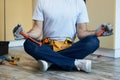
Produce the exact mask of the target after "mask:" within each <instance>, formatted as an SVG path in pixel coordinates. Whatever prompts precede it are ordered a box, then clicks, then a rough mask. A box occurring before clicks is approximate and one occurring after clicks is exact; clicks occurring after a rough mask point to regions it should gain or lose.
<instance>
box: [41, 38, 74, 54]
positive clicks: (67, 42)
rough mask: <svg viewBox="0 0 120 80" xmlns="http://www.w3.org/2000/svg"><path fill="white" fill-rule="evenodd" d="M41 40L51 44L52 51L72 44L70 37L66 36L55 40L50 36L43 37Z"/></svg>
mask: <svg viewBox="0 0 120 80" xmlns="http://www.w3.org/2000/svg"><path fill="white" fill-rule="evenodd" d="M42 42H43V43H44V44H48V45H50V46H52V48H53V51H55V52H57V51H60V50H63V49H66V48H68V47H70V46H71V45H72V44H73V41H72V40H71V39H70V38H66V40H65V41H57V40H51V39H50V38H45V39H44V40H43V41H42Z"/></svg>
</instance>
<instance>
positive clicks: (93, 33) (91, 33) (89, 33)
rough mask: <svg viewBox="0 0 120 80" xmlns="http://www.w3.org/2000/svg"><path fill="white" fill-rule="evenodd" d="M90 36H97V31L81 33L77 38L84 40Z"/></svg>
mask: <svg viewBox="0 0 120 80" xmlns="http://www.w3.org/2000/svg"><path fill="white" fill-rule="evenodd" d="M89 35H95V30H91V31H80V32H79V33H77V36H78V38H79V39H83V38H85V37H86V36H89Z"/></svg>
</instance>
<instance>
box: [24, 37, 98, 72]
mask: <svg viewBox="0 0 120 80" xmlns="http://www.w3.org/2000/svg"><path fill="white" fill-rule="evenodd" d="M97 48H99V40H98V38H97V37H96V36H87V37H85V38H84V39H82V40H80V41H78V42H76V43H74V44H73V45H72V46H71V47H69V48H67V49H64V50H61V51H59V52H54V51H53V50H52V48H51V46H49V45H46V44H43V45H42V46H39V45H38V44H36V43H34V42H32V41H31V40H29V39H26V41H25V43H24V49H25V51H26V52H27V53H28V54H29V55H31V56H32V57H34V58H35V59H36V60H45V61H47V62H51V63H53V64H55V65H57V66H59V67H61V68H62V69H64V70H72V69H73V67H74V61H75V59H83V58H85V57H86V56H88V55H89V54H91V53H93V52H94V51H95V50H96V49H97Z"/></svg>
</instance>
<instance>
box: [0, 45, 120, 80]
mask: <svg viewBox="0 0 120 80" xmlns="http://www.w3.org/2000/svg"><path fill="white" fill-rule="evenodd" d="M9 53H10V54H11V55H17V56H20V61H19V62H18V65H17V66H15V65H10V64H8V63H7V62H5V64H4V65H0V80H120V59H113V58H107V57H100V58H96V56H94V55H90V56H88V57H87V59H90V60H92V72H91V73H85V72H82V71H70V72H67V71H63V70H60V69H54V68H50V69H49V70H48V71H47V72H40V71H39V66H38V63H37V61H35V60H34V59H33V58H32V57H31V56H29V55H27V54H26V53H25V52H24V49H23V48H22V47H17V48H10V49H9Z"/></svg>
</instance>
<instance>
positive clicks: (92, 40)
mask: <svg viewBox="0 0 120 80" xmlns="http://www.w3.org/2000/svg"><path fill="white" fill-rule="evenodd" d="M99 44H100V42H99V40H98V38H97V37H95V36H90V37H89V38H88V42H86V47H87V50H88V51H90V52H94V51H95V50H97V49H98V48H99Z"/></svg>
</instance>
